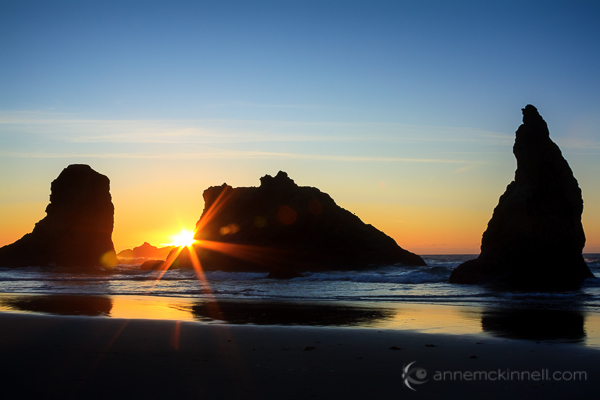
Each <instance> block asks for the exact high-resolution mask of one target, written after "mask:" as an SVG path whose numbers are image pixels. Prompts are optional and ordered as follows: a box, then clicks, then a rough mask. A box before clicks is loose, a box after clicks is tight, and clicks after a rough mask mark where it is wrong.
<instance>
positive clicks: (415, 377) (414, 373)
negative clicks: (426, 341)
mask: <svg viewBox="0 0 600 400" xmlns="http://www.w3.org/2000/svg"><path fill="white" fill-rule="evenodd" d="M414 363H416V361H413V362H411V363H410V364H408V365H405V366H404V367H403V368H402V380H403V381H404V384H405V385H406V386H407V387H408V388H409V389H411V390H414V391H415V392H416V391H417V390H416V389H415V388H413V387H412V386H411V384H412V385H422V384H423V383H425V382H427V379H426V378H427V370H425V368H420V367H413V366H412V365H413V364H414Z"/></svg>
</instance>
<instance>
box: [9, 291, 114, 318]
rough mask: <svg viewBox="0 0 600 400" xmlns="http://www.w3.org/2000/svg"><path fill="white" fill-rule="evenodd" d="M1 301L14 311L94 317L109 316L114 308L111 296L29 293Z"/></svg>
mask: <svg viewBox="0 0 600 400" xmlns="http://www.w3.org/2000/svg"><path fill="white" fill-rule="evenodd" d="M0 303H1V304H2V305H3V306H4V307H6V308H8V309H10V310H14V311H26V312H38V313H47V314H55V315H86V316H92V317H94V316H109V315H110V310H111V309H112V300H111V298H110V297H105V296H76V295H39V296H31V295H29V296H16V297H7V298H3V299H0Z"/></svg>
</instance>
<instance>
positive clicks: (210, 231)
mask: <svg viewBox="0 0 600 400" xmlns="http://www.w3.org/2000/svg"><path fill="white" fill-rule="evenodd" d="M260 181H261V185H260V187H240V188H235V189H234V188H232V187H231V186H229V185H226V184H223V185H222V186H214V187H210V188H208V189H207V190H205V191H204V194H203V197H204V203H205V206H204V211H203V213H202V216H201V217H200V220H199V221H198V223H197V224H196V240H199V241H200V242H199V243H198V245H197V246H196V247H195V248H196V254H197V255H198V258H199V261H200V263H201V265H202V268H203V269H204V270H222V271H265V272H270V273H272V277H276V278H284V277H295V276H297V274H294V273H293V272H302V271H320V270H336V269H337V270H352V269H364V268H368V267H370V266H373V265H382V264H395V263H403V264H408V265H425V262H424V261H423V260H422V259H421V257H419V256H418V255H416V254H413V253H411V252H409V251H407V250H404V249H403V248H401V247H400V246H398V244H396V242H395V241H394V239H392V238H391V237H389V236H387V235H386V234H384V233H383V232H381V231H379V230H377V229H376V228H374V227H373V226H372V225H367V224H365V223H363V222H362V221H361V220H360V218H358V217H357V216H355V215H354V214H352V213H351V212H349V211H347V210H345V209H343V208H341V207H339V206H338V205H337V204H336V203H335V202H334V201H333V199H332V198H331V197H330V196H329V195H327V194H326V193H323V192H321V191H320V190H319V189H317V188H313V187H299V186H298V185H296V183H295V182H294V181H293V180H292V179H290V178H289V177H288V176H287V174H286V173H285V172H281V171H280V172H279V173H278V174H277V175H276V176H275V177H272V176H270V175H266V176H264V177H262V178H261V179H260ZM192 257H193V254H192ZM192 264H193V260H191V259H190V255H189V253H188V252H186V251H184V252H181V254H180V255H179V257H178V258H177V259H176V261H175V262H174V264H173V267H175V268H177V267H179V268H182V267H183V268H189V267H192Z"/></svg>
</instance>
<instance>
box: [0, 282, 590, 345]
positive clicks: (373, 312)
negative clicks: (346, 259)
mask: <svg viewBox="0 0 600 400" xmlns="http://www.w3.org/2000/svg"><path fill="white" fill-rule="evenodd" d="M0 313H8V314H17V315H20V314H23V315H55V316H80V317H93V318H107V319H124V320H155V321H179V322H186V323H190V324H201V325H230V326H236V325H241V326H280V327H285V326H288V327H328V328H340V329H346V328H350V329H378V330H396V331H415V332H419V333H442V334H448V335H458V336H460V335H475V336H479V337H481V338H506V339H511V340H512V339H522V340H529V341H539V342H547V343H573V344H577V345H580V346H585V347H590V348H595V349H599V350H600V313H598V312H594V311H589V310H584V309H567V310H565V309H539V308H522V309H516V308H509V307H490V306H474V305H456V304H430V303H415V302H405V303H400V302H395V303H394V302H369V301H364V302H358V301H340V300H331V301H275V300H256V299H241V300H240V299H218V300H217V299H206V298H204V299H198V298H185V297H161V296H153V295H146V296H140V295H112V296H98V295H59V294H52V295H51V294H19V293H0Z"/></svg>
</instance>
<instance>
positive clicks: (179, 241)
mask: <svg viewBox="0 0 600 400" xmlns="http://www.w3.org/2000/svg"><path fill="white" fill-rule="evenodd" d="M194 242H195V240H194V232H190V231H188V230H185V229H182V230H181V233H179V234H178V235H175V236H173V242H172V245H173V246H177V247H185V246H188V247H190V246H191V245H193V244H194Z"/></svg>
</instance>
